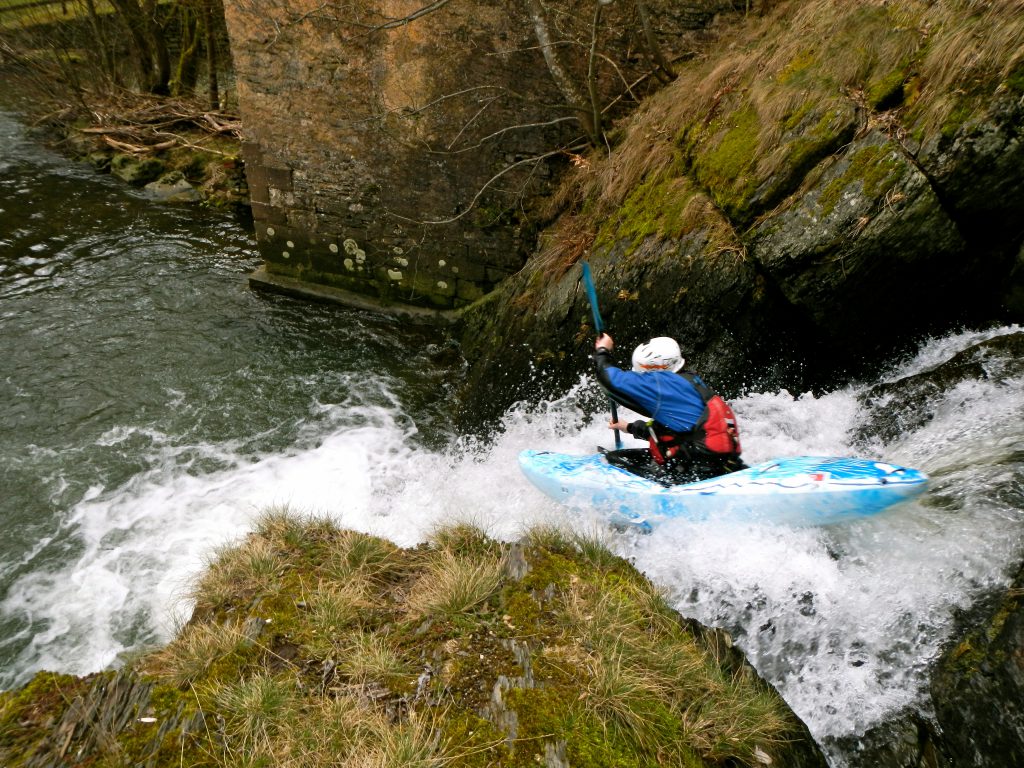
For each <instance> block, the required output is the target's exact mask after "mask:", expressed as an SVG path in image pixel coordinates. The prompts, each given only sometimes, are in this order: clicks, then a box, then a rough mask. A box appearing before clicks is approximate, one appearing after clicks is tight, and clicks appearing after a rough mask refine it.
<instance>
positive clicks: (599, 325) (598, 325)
mask: <svg viewBox="0 0 1024 768" xmlns="http://www.w3.org/2000/svg"><path fill="white" fill-rule="evenodd" d="M581 264H582V266H583V289H584V290H585V291H586V292H587V298H588V299H589V300H590V311H591V313H592V314H593V315H594V330H596V331H597V335H598V336H600V335H601V334H602V333H604V321H603V320H602V319H601V310H599V309H598V308H597V291H596V290H594V278H593V277H592V276H591V274H590V264H588V263H587V262H585V261H584V262H581ZM608 402H610V403H611V404H612V421H618V420H619V409H618V407H617V406H616V405H615V401H614V400H612V399H611V397H609V398H608ZM621 447H622V438H621V437H620V436H619V430H617V429H616V430H615V450H619V449H620V448H621Z"/></svg>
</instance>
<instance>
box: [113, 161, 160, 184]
mask: <svg viewBox="0 0 1024 768" xmlns="http://www.w3.org/2000/svg"><path fill="white" fill-rule="evenodd" d="M165 169H166V166H165V165H164V163H163V161H162V160H159V159H158V158H155V157H135V156H134V155H126V154H116V155H114V156H113V157H112V158H111V159H110V172H111V173H112V174H113V175H114V176H117V177H118V178H119V179H121V180H122V181H125V182H127V183H128V184H131V185H132V186H135V187H142V186H145V185H146V184H148V183H149V182H151V181H156V180H157V179H158V178H160V176H161V174H163V173H164V171H165Z"/></svg>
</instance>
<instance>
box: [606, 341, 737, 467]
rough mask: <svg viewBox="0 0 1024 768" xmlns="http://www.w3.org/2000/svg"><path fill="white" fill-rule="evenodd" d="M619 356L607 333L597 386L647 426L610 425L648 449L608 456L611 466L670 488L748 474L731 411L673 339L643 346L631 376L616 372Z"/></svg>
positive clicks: (619, 370) (637, 349)
mask: <svg viewBox="0 0 1024 768" xmlns="http://www.w3.org/2000/svg"><path fill="white" fill-rule="evenodd" d="M614 349H615V342H614V340H613V339H612V337H611V336H609V335H608V334H607V333H602V334H601V335H600V336H598V337H597V341H596V342H595V343H594V356H593V358H594V364H595V366H596V368H597V379H598V381H599V382H600V383H601V386H602V387H603V388H604V389H605V390H606V391H607V392H608V395H609V397H611V398H612V399H613V400H614V401H615V402H616V403H618V404H619V405H621V406H623V407H625V408H629V409H630V410H631V411H636V412H637V413H639V414H641V415H642V416H646V417H647V419H646V420H643V419H641V420H638V421H634V422H632V423H629V422H626V421H622V420H620V421H609V422H608V426H609V428H611V429H618V430H621V431H623V432H628V433H629V434H630V435H632V436H633V437H635V438H637V439H638V440H646V441H647V443H648V447H647V448H624V449H620V450H617V451H608V452H607V453H605V457H606V458H607V459H608V461H609V463H611V464H615V465H616V466H621V467H623V468H624V469H628V470H629V471H631V472H635V473H636V474H639V475H643V476H645V477H651V478H653V479H657V480H661V481H663V482H670V483H684V482H693V481H695V480H703V479H706V478H709V477H717V476H718V475H724V474H727V473H729V472H735V471H736V470H738V469H744V468H745V466H746V465H745V464H744V463H743V460H742V459H741V458H740V438H739V429H738V427H737V425H736V416H735V415H734V414H733V412H732V408H730V407H729V405H728V404H727V403H726V402H725V401H724V400H723V399H722V398H721V397H719V396H718V395H716V394H715V393H714V392H713V391H712V390H711V389H710V388H709V387H708V386H707V385H706V384H705V383H704V381H703V380H702V379H701V378H700V376H698V375H697V374H695V373H691V372H689V371H684V370H683V365H684V363H685V361H684V360H683V356H682V353H681V352H680V350H679V344H678V343H677V342H676V341H675V340H674V339H670V338H668V337H667V336H660V337H658V338H654V339H651V340H650V341H649V342H647V343H646V344H641V345H640V346H638V347H637V348H636V349H635V350H634V352H633V370H631V371H624V370H622V369H621V368H617V367H616V366H614V365H612V361H611V353H612V350H614Z"/></svg>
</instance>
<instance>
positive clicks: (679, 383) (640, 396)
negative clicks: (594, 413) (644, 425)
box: [594, 349, 704, 432]
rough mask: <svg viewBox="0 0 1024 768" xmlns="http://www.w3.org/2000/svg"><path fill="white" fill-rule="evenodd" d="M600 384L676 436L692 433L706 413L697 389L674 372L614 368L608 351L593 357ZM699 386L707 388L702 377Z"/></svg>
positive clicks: (627, 405)
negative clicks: (679, 433)
mask: <svg viewBox="0 0 1024 768" xmlns="http://www.w3.org/2000/svg"><path fill="white" fill-rule="evenodd" d="M594 363H595V364H596V366H597V380H598V381H599V382H600V383H601V386H602V387H604V389H605V390H606V391H607V392H608V395H609V396H610V397H611V398H612V399H613V400H614V401H615V402H617V403H618V404H619V405H622V406H624V407H626V408H629V409H630V410H631V411H636V412H637V413H639V414H642V415H644V416H647V417H648V418H651V419H654V421H655V422H657V423H659V424H662V425H664V426H666V427H668V428H669V429H670V430H672V431H674V432H689V431H690V430H692V429H693V427H694V425H695V424H696V423H697V421H698V420H699V419H700V417H701V415H702V414H703V413H704V399H703V398H702V397H701V396H700V393H699V392H698V391H697V390H696V388H695V387H694V386H693V385H692V384H691V383H690V382H689V381H687V380H686V379H684V378H683V377H682V376H680V375H679V374H677V373H673V372H672V371H646V372H644V373H636V372H634V371H624V370H622V369H621V368H616V367H615V366H614V365H612V364H611V357H610V355H609V353H608V351H607V350H604V349H599V350H597V351H596V352H595V353H594ZM694 378H696V379H697V381H698V383H700V384H704V382H703V381H701V380H700V378H699V377H694Z"/></svg>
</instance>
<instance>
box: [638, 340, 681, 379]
mask: <svg viewBox="0 0 1024 768" xmlns="http://www.w3.org/2000/svg"><path fill="white" fill-rule="evenodd" d="M684 362H685V360H683V353H682V352H680V351H679V344H677V343H676V340H675V339H670V338H669V337H668V336H658V337H657V338H655V339H651V340H650V341H649V342H647V343H646V344H641V345H640V346H639V347H637V348H636V349H634V350H633V370H634V371H636V372H637V373H644V372H645V371H664V370H669V371H672V372H673V373H674V372H676V371H678V370H679V369H680V368H682V367H683V363H684Z"/></svg>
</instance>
